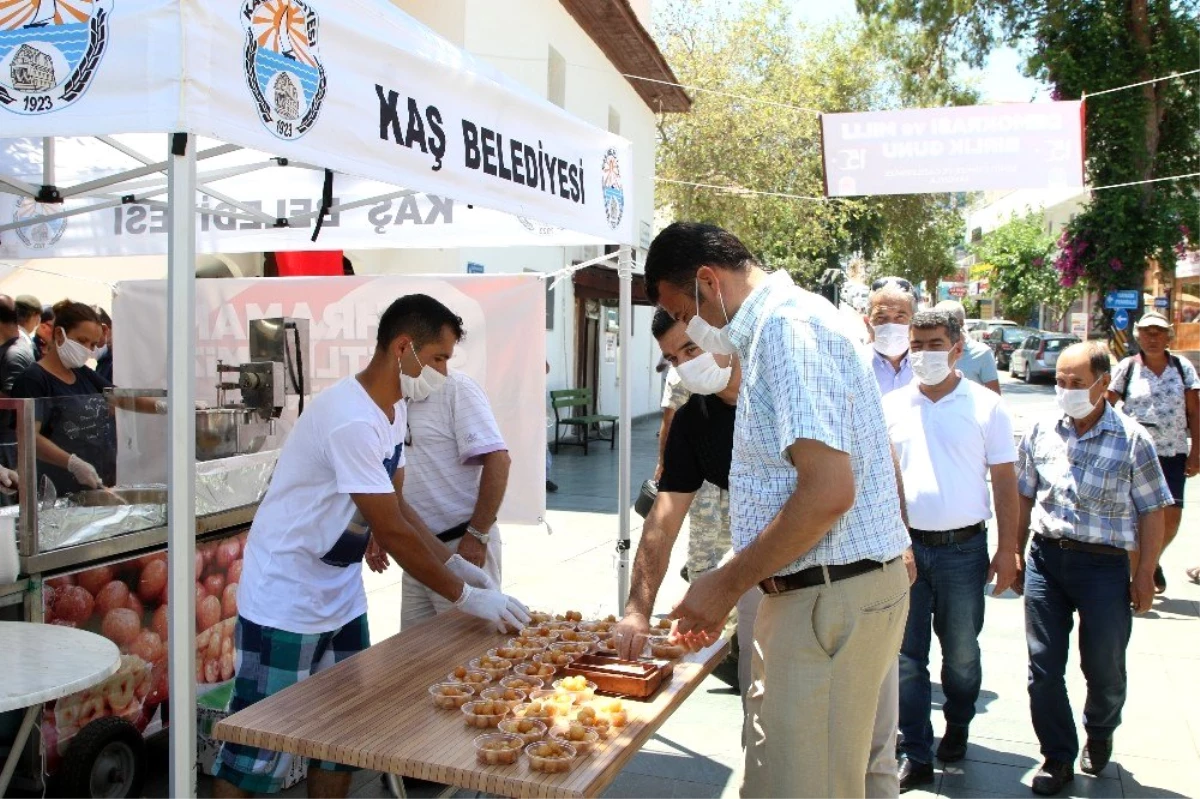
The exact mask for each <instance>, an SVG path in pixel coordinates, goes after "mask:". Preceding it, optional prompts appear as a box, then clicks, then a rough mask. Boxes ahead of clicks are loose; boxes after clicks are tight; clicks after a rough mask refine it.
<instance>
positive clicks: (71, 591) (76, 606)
mask: <svg viewBox="0 0 1200 799" xmlns="http://www.w3.org/2000/svg"><path fill="white" fill-rule="evenodd" d="M95 606H96V601H95V600H94V599H93V598H92V595H91V594H89V593H88V592H87V589H85V588H81V587H80V586H78V585H68V586H66V587H64V588H63V589H62V590H60V591H59V592H58V597H57V598H56V599H55V600H54V616H55V618H56V619H58V620H61V621H69V622H72V623H73V624H76V625H80V624H86V623H87V621H88V619H90V618H91V617H92V611H93V610H94V609H95Z"/></svg>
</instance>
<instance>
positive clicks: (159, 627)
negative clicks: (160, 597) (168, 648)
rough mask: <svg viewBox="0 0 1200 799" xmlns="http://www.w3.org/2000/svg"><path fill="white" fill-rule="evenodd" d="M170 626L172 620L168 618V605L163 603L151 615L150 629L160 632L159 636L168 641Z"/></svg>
mask: <svg viewBox="0 0 1200 799" xmlns="http://www.w3.org/2000/svg"><path fill="white" fill-rule="evenodd" d="M169 627H170V622H169V621H168V618H167V606H166V605H161V606H160V607H159V608H158V609H157V610H155V611H154V615H153V616H151V617H150V629H151V630H153V631H154V632H156V633H158V637H159V638H161V639H162V640H163V641H166V640H167V630H168V629H169Z"/></svg>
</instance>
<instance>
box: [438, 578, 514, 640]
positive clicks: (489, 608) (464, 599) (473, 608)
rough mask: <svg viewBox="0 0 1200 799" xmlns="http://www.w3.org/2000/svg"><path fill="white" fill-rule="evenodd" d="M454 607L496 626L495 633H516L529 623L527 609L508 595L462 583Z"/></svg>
mask: <svg viewBox="0 0 1200 799" xmlns="http://www.w3.org/2000/svg"><path fill="white" fill-rule="evenodd" d="M454 607H456V608H458V609H459V610H461V611H463V612H464V613H470V614H471V615H472V616H475V617H477V618H480V619H484V620H486V621H490V622H491V623H492V624H494V625H496V632H499V633H507V632H510V631H511V632H516V631H517V630H519V629H521V628H522V627H524V626H525V625H526V624H528V623H529V611H528V609H527V608H526V607H525V606H524V605H522V604H521V603H520V602H518V601H517V600H516V599H514V598H513V597H511V596H509V595H508V594H502V593H500V592H499V591H494V590H491V589H487V588H472V587H471V586H470V584H468V583H463V590H462V594H461V595H460V596H459V597H458V601H457V602H455V603H454Z"/></svg>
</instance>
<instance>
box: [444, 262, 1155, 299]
mask: <svg viewBox="0 0 1200 799" xmlns="http://www.w3.org/2000/svg"><path fill="white" fill-rule="evenodd" d="M467 274H468V275H482V274H483V264H477V263H475V262H474V261H467ZM1134 307H1135V308H1136V307H1137V306H1136V305H1135V306H1134Z"/></svg>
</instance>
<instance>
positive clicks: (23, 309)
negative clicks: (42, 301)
mask: <svg viewBox="0 0 1200 799" xmlns="http://www.w3.org/2000/svg"><path fill="white" fill-rule="evenodd" d="M15 307H16V310H17V319H18V320H19V321H20V323H21V324H25V323H26V322H28V321H29V318H30V317H32V316H36V317H38V321H41V318H42V306H40V305H30V304H29V303H27V302H23V301H22V300H20V299H18V300H17V301H16V302H15Z"/></svg>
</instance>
